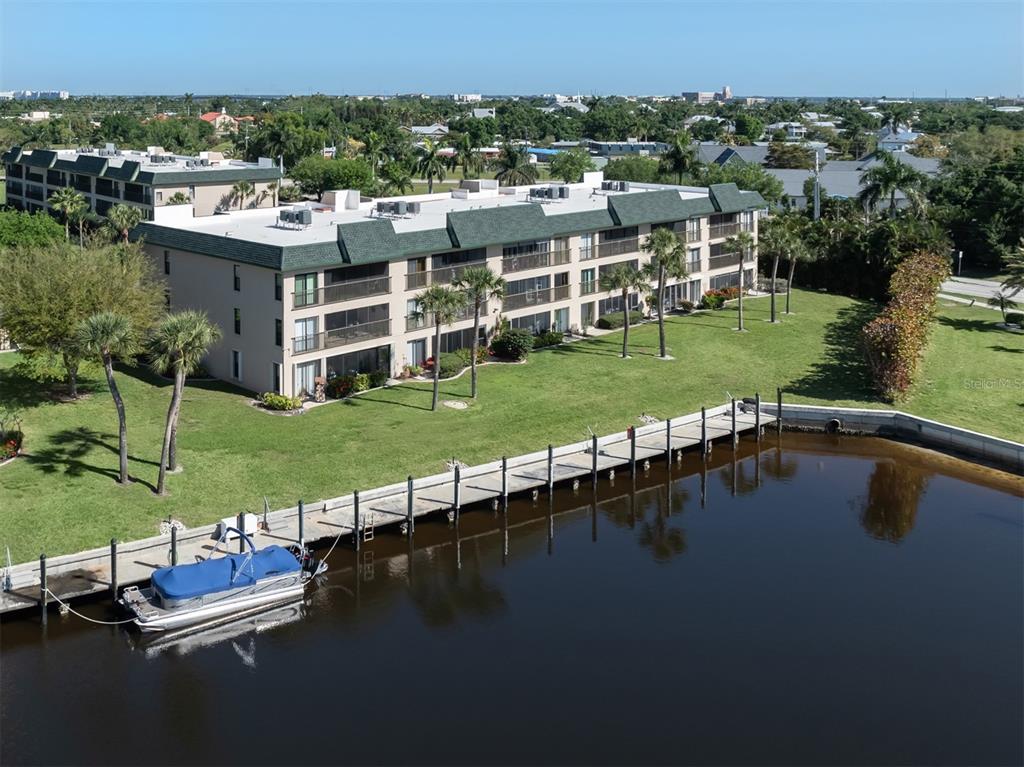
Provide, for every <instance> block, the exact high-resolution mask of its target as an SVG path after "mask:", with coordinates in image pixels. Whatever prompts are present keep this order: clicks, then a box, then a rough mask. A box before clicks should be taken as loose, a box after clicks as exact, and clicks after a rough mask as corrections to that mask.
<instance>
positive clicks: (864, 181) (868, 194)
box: [857, 152, 928, 217]
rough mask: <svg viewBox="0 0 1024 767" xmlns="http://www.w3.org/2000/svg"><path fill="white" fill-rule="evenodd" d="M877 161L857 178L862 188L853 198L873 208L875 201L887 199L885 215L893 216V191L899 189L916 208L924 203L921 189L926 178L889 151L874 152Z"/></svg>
mask: <svg viewBox="0 0 1024 767" xmlns="http://www.w3.org/2000/svg"><path fill="white" fill-rule="evenodd" d="M876 158H877V160H878V162H877V163H876V164H873V165H872V166H871V167H869V168H868V169H867V170H865V171H864V172H863V173H862V174H861V177H860V183H861V186H862V187H863V189H861V191H860V194H859V195H858V196H857V199H858V200H860V202H861V203H862V204H863V205H864V206H865V208H866V209H867V208H874V207H875V206H876V205H877V204H878V203H879V201H881V200H883V199H884V198H886V197H888V198H889V215H890V216H892V217H895V216H896V193H897V192H903V194H904V195H906V197H907V200H909V201H910V204H911V205H912V206H913V207H914V209H916V210H920V209H921V208H922V207H923V205H924V188H925V186H926V184H927V182H928V179H927V177H926V176H925V175H924V174H922V173H919V172H918V171H916V170H914V169H913V168H912V167H910V166H909V165H907V164H906V163H904V162H900V161H899V160H897V159H896V157H895V155H894V154H893V153H892V152H878V153H877V155H876Z"/></svg>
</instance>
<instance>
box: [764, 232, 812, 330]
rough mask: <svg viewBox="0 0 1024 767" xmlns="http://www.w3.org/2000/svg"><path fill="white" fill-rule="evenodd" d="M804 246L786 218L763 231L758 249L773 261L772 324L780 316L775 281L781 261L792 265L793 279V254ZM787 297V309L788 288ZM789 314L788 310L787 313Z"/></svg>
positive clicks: (787, 289) (794, 261)
mask: <svg viewBox="0 0 1024 767" xmlns="http://www.w3.org/2000/svg"><path fill="white" fill-rule="evenodd" d="M801 245H802V242H801V241H800V239H799V238H798V237H797V235H796V233H795V232H794V231H793V229H792V225H791V224H790V222H789V220H788V219H786V218H784V217H776V218H775V219H774V220H772V221H769V222H768V223H767V224H766V225H765V227H764V229H763V231H762V232H761V233H760V236H759V237H758V249H759V250H760V251H761V254H762V255H767V256H771V259H772V277H771V280H772V281H771V294H772V318H771V322H778V316H777V314H776V312H775V279H776V277H777V276H778V273H779V259H780V258H785V259H788V260H789V264H790V279H792V269H793V268H795V264H796V260H795V258H794V257H793V253H794V252H795V251H796V250H797V249H798V248H799V247H800V246H801ZM786 295H787V307H788V305H789V302H788V296H789V288H788V287H787V288H786ZM786 313H787V314H789V311H788V308H787V311H786Z"/></svg>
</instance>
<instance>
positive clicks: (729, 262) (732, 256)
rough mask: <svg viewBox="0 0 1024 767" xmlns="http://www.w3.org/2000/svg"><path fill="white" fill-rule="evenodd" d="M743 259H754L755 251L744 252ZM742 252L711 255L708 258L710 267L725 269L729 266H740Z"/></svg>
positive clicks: (746, 260)
mask: <svg viewBox="0 0 1024 767" xmlns="http://www.w3.org/2000/svg"><path fill="white" fill-rule="evenodd" d="M743 260H744V261H745V262H750V261H753V260H754V253H753V251H749V250H748V251H747V252H746V253H744V254H743ZM739 263H740V254H739V253H720V254H719V255H717V256H711V258H709V259H708V269H723V268H725V267H727V266H739Z"/></svg>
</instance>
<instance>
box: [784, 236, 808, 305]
mask: <svg viewBox="0 0 1024 767" xmlns="http://www.w3.org/2000/svg"><path fill="white" fill-rule="evenodd" d="M814 258H815V255H814V252H813V251H812V250H811V248H810V247H809V246H808V245H807V243H806V241H805V240H804V237H803V236H802V234H801V232H799V231H797V232H795V233H794V237H793V243H792V245H791V247H790V250H789V274H788V275H787V277H786V312H785V313H786V314H792V312H791V311H790V310H789V306H790V297H791V295H792V293H793V275H794V273H795V272H796V264H797V262H798V261H813V260H814Z"/></svg>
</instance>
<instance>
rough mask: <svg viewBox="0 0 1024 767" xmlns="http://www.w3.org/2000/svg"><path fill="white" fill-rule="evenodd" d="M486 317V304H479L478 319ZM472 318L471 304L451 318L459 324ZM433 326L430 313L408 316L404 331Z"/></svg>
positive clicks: (432, 318)
mask: <svg viewBox="0 0 1024 767" xmlns="http://www.w3.org/2000/svg"><path fill="white" fill-rule="evenodd" d="M486 316H487V302H486V301H484V302H483V303H482V304H480V317H481V318H485V317H486ZM472 317H473V306H472V304H471V305H469V306H467V307H466V308H465V309H463V310H462V311H460V312H459V313H458V314H456V315H455V316H454V317H453V318H452V322H461V321H462V320H468V319H471V318H472ZM433 326H434V315H433V314H432V313H430V312H425V313H423V314H409V315H406V318H405V329H406V331H407V332H408V331H410V330H421V329H423V328H430V327H433Z"/></svg>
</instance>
